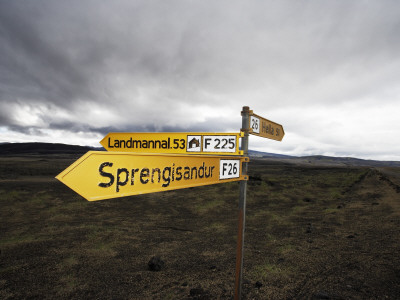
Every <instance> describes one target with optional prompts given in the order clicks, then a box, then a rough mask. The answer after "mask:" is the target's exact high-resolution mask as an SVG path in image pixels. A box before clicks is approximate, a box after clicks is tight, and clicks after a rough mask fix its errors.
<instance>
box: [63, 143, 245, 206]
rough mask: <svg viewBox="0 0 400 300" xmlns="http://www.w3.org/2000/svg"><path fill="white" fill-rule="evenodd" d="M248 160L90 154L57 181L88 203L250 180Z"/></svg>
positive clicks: (116, 153)
mask: <svg viewBox="0 0 400 300" xmlns="http://www.w3.org/2000/svg"><path fill="white" fill-rule="evenodd" d="M245 161H249V159H248V158H247V157H226V156H205V155H204V156H198V155H172V154H169V155H166V154H164V155H162V154H138V153H126V152H125V153H122V152H121V153H118V152H102V151H89V152H88V153H86V154H85V155H83V156H82V157H81V158H80V159H78V160H77V161H75V162H74V163H73V164H72V165H71V166H69V167H68V168H67V169H65V170H64V171H63V172H61V173H60V174H59V175H58V176H57V177H56V178H57V179H58V180H60V181H61V182H62V183H64V184H65V185H67V186H68V187H70V188H71V189H72V190H74V191H75V192H77V193H78V194H80V195H81V196H82V197H84V198H85V199H87V200H89V201H95V200H103V199H110V198H117V197H124V196H131V195H138V194H145V193H153V192H161V191H168V190H175V189H182V188H187V187H194V186H202V185H209V184H216V183H223V182H230V181H240V180H247V176H244V175H242V162H245Z"/></svg>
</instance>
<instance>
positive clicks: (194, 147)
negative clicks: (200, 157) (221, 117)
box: [100, 132, 243, 155]
mask: <svg viewBox="0 0 400 300" xmlns="http://www.w3.org/2000/svg"><path fill="white" fill-rule="evenodd" d="M240 137H243V133H241V132H240V133H194V132H191V133H182V132H161V133H158V132H131V133H129V132H111V133H109V134H107V135H106V136H105V137H104V138H103V139H102V140H101V141H100V144H101V145H102V146H103V147H104V148H105V149H106V150H107V151H114V152H135V153H171V154H218V155H243V151H241V150H239V138H240Z"/></svg>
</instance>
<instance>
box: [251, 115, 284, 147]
mask: <svg viewBox="0 0 400 300" xmlns="http://www.w3.org/2000/svg"><path fill="white" fill-rule="evenodd" d="M249 128H250V131H249V133H251V134H253V135H258V136H260V137H264V138H268V139H273V140H276V141H282V139H283V136H284V135H285V131H284V130H283V127H282V125H280V124H278V123H275V122H272V121H270V120H268V119H265V118H263V117H260V116H258V115H256V114H255V113H253V111H252V110H250V113H249Z"/></svg>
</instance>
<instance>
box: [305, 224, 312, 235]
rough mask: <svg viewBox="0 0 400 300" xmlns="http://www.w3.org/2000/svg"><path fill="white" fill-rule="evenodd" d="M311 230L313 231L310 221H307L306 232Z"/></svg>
mask: <svg viewBox="0 0 400 300" xmlns="http://www.w3.org/2000/svg"><path fill="white" fill-rule="evenodd" d="M312 231H313V226H312V224H311V223H308V224H307V229H306V233H312Z"/></svg>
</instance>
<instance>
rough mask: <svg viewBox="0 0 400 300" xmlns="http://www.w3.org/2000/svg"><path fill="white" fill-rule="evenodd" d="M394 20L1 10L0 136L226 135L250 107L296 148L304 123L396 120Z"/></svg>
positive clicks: (373, 10)
mask: <svg viewBox="0 0 400 300" xmlns="http://www.w3.org/2000/svg"><path fill="white" fill-rule="evenodd" d="M399 15H400V4H398V3H397V2H396V1H391V0H387V1H379V2H378V1H377V2H369V1H362V0H359V1H352V2H349V1H334V2H321V1H279V2H278V1H123V0H117V1H112V2H109V1H94V0H86V1H77V0H73V1H50V0H37V1H0V109H1V111H0V126H6V127H8V128H9V130H11V131H12V130H14V131H18V132H22V131H24V130H23V128H26V130H25V132H27V133H29V132H30V133H31V134H32V136H34V134H35V133H34V132H32V131H30V130H29V128H36V127H37V128H43V129H46V130H68V131H71V132H88V133H90V132H94V133H100V134H103V133H105V131H106V130H109V129H113V130H114V131H118V130H119V131H125V130H130V131H133V130H135V131H136V130H137V131H139V130H140V131H159V130H164V131H208V130H209V131H217V130H218V131H224V130H234V129H235V128H237V129H238V128H239V127H240V125H241V124H240V110H241V107H242V106H243V105H250V106H251V108H254V109H256V110H257V111H258V112H259V113H260V114H262V113H264V112H265V113H268V116H267V117H270V118H272V117H273V116H277V117H280V118H282V119H281V120H282V121H280V120H278V121H279V122H281V123H284V122H286V123H287V124H292V123H294V126H293V127H292V130H294V132H295V133H297V134H299V135H302V134H304V131H299V130H300V129H299V128H303V127H304V125H303V124H304V123H307V124H308V123H309V120H307V119H304V116H305V115H307V116H308V115H309V114H308V113H302V110H303V112H308V111H309V110H311V111H319V107H325V108H326V109H327V110H329V109H333V108H334V109H333V110H335V111H338V110H337V109H336V108H337V107H338V106H342V107H345V106H346V104H347V103H355V104H357V105H358V107H359V109H360V111H361V110H362V109H363V107H365V106H368V105H376V103H377V102H380V103H385V105H387V106H391V107H394V108H397V107H398V106H397V105H398V104H397V103H398V102H399V101H398V100H399V99H398V95H399V94H398V92H399V90H398V87H397V86H398V82H399V80H400V75H399V72H398V70H399V68H400V57H399V56H398V53H400V36H399V35H398V34H397V33H398V32H399V29H400V19H399V17H398V16H399ZM289 109H291V110H296V111H297V112H298V113H297V114H296V115H291V117H294V120H293V119H288V116H287V115H285V114H284V113H282V111H285V110H289ZM339 110H340V109H339ZM326 117H330V116H326ZM340 122H342V123H341V124H347V122H351V121H350V120H344V119H343V120H341V121H340ZM313 126H316V127H318V128H321V126H322V125H321V123H318V124H315V125H313ZM343 126H344V125H343ZM306 127H307V126H306ZM310 134H311V136H310V138H311V139H312V140H318V139H319V138H320V137H318V136H317V135H315V134H313V133H310ZM343 143H344V142H343ZM318 145H319V144H318V143H317V146H316V147H319V146H318ZM282 147H284V146H282ZM291 147H292V148H291V149H292V150H293V149H295V146H293V145H292V146H291ZM282 149H283V148H282ZM304 149H306V147H304ZM278 151H279V150H278ZM285 151H290V150H285ZM293 151H294V150H293Z"/></svg>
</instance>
